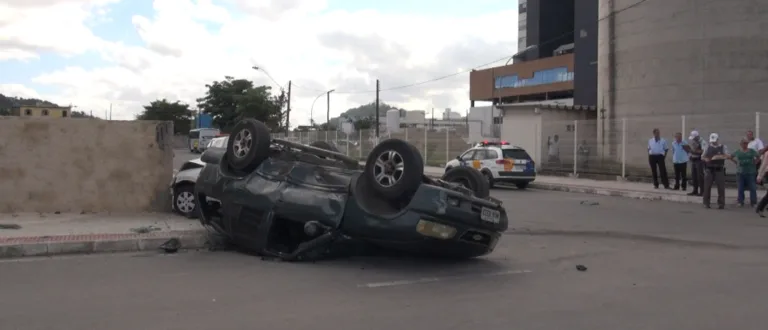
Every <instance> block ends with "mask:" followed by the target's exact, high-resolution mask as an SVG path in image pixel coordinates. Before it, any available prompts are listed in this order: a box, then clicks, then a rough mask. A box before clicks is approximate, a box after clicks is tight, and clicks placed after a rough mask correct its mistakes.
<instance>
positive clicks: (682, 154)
mask: <svg viewBox="0 0 768 330" xmlns="http://www.w3.org/2000/svg"><path fill="white" fill-rule="evenodd" d="M690 150H691V149H690V146H688V142H685V141H684V140H683V133H679V132H678V133H675V140H674V141H672V166H673V168H674V170H675V188H673V189H674V190H680V188H682V189H683V191H685V188H686V186H687V185H688V184H687V182H688V175H687V173H688V158H689V156H688V153H689V151H690Z"/></svg>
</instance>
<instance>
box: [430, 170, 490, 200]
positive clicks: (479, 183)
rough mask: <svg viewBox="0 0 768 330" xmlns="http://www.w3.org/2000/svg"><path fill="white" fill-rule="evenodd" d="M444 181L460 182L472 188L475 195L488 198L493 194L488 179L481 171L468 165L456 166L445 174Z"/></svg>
mask: <svg viewBox="0 0 768 330" xmlns="http://www.w3.org/2000/svg"><path fill="white" fill-rule="evenodd" d="M442 179H443V181H448V182H453V183H459V184H462V185H463V186H465V187H467V188H469V190H472V192H473V193H474V195H475V197H479V198H486V197H488V196H490V195H491V188H490V187H489V186H488V179H487V178H486V177H485V176H484V175H483V174H482V173H480V171H478V170H476V169H474V168H471V167H466V166H460V167H455V168H453V169H451V170H450V171H448V172H446V173H445V174H443V177H442Z"/></svg>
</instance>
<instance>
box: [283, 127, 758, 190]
mask: <svg viewBox="0 0 768 330" xmlns="http://www.w3.org/2000/svg"><path fill="white" fill-rule="evenodd" d="M767 120H768V113H766V114H762V115H761V113H752V114H744V113H738V114H721V115H685V116H653V117H635V118H619V119H591V120H568V121H556V120H547V121H544V122H542V123H541V129H538V130H536V132H537V133H536V134H535V135H537V136H531V137H530V139H532V141H533V142H534V143H530V144H529V145H535V146H536V148H540V150H539V152H538V153H531V150H529V153H531V154H537V155H541V157H539V159H537V161H538V162H537V170H538V171H543V172H560V173H573V174H579V173H584V174H597V175H616V176H623V177H632V176H639V177H647V176H648V175H650V167H649V165H648V140H649V139H650V138H651V136H652V131H653V129H654V128H658V129H659V130H660V131H661V136H662V137H663V138H665V139H666V140H667V142H668V143H669V145H670V147H671V143H672V141H673V140H674V135H675V133H678V132H679V133H681V134H682V137H683V139H684V140H686V141H687V140H688V137H689V135H690V132H691V131H692V130H697V131H698V132H699V133H700V135H701V139H702V140H704V141H705V142H707V140H708V138H709V134H710V133H718V134H719V136H720V141H721V142H722V143H724V144H725V145H726V146H727V147H728V148H729V149H730V150H735V149H736V148H738V142H739V140H740V139H741V138H743V137H744V136H745V135H746V132H747V131H748V130H751V131H753V132H754V133H755V136H757V137H758V138H760V137H761V134H763V133H768V132H761V130H760V128H761V126H763V127H768V126H765V125H766V124H768V121H767ZM763 121H766V124H763V125H761V123H762V122H763ZM500 135H501V139H502V140H505V132H504V131H503V129H502V131H501V134H500ZM274 137H281V138H285V137H286V136H285V135H283V134H280V135H274ZM390 137H392V138H399V139H403V140H406V141H408V142H410V143H411V144H413V145H414V146H415V147H416V148H418V149H419V151H420V152H421V154H422V156H423V157H424V159H425V164H427V165H428V166H443V165H444V164H445V163H446V162H448V161H449V160H451V159H454V158H456V156H459V155H460V154H461V153H463V152H464V151H466V150H467V149H469V148H470V147H471V145H472V144H473V143H475V142H478V141H475V140H476V139H475V140H473V139H471V138H470V135H469V132H468V129H467V127H466V126H454V127H435V128H429V126H428V125H426V127H409V128H401V129H400V130H399V131H398V132H396V133H394V132H393V133H388V132H386V131H382V132H381V133H380V137H379V140H383V139H386V138H390ZM287 138H288V139H291V140H294V141H300V142H302V143H305V144H309V143H312V142H314V141H330V142H333V143H334V144H335V145H336V146H337V147H338V148H339V149H340V150H341V151H342V152H343V153H345V154H347V155H349V156H352V157H357V158H359V159H361V160H364V159H365V158H366V157H367V156H368V153H369V152H370V151H371V150H372V149H373V147H374V146H376V144H377V142H378V141H377V139H376V134H375V131H374V130H361V131H356V132H354V133H352V134H349V135H346V134H344V133H343V132H340V131H328V132H325V131H311V132H290V133H289V134H288V136H287ZM506 140H508V139H506ZM509 142H510V143H511V144H513V145H521V144H522V143H520V141H509ZM666 159H667V162H668V164H667V168H668V171H669V172H670V175H671V169H672V155H671V151H670V155H669V157H667V158H666ZM727 166H728V167H727V171H728V172H729V173H735V165H733V164H731V163H729V164H728V165H727Z"/></svg>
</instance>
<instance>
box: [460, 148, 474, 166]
mask: <svg viewBox="0 0 768 330" xmlns="http://www.w3.org/2000/svg"><path fill="white" fill-rule="evenodd" d="M476 151H477V150H476V149H469V150H467V152H465V153H463V154H462V155H461V156H459V166H472V165H473V160H474V156H475V153H476Z"/></svg>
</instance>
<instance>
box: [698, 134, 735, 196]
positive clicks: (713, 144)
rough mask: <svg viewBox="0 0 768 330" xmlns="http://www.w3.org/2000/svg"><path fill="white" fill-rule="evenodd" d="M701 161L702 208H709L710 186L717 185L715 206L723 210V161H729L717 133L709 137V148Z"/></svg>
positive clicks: (726, 151)
mask: <svg viewBox="0 0 768 330" xmlns="http://www.w3.org/2000/svg"><path fill="white" fill-rule="evenodd" d="M701 159H702V160H703V161H704V167H705V170H704V191H703V192H702V195H704V207H706V208H709V207H710V205H709V202H710V200H711V197H712V184H715V185H717V206H718V208H719V209H721V210H722V209H724V208H725V160H726V159H731V156H729V155H728V148H726V146H725V145H724V144H721V143H720V136H718V135H717V133H712V134H710V135H709V147H707V150H706V151H704V155H702V157H701Z"/></svg>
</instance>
